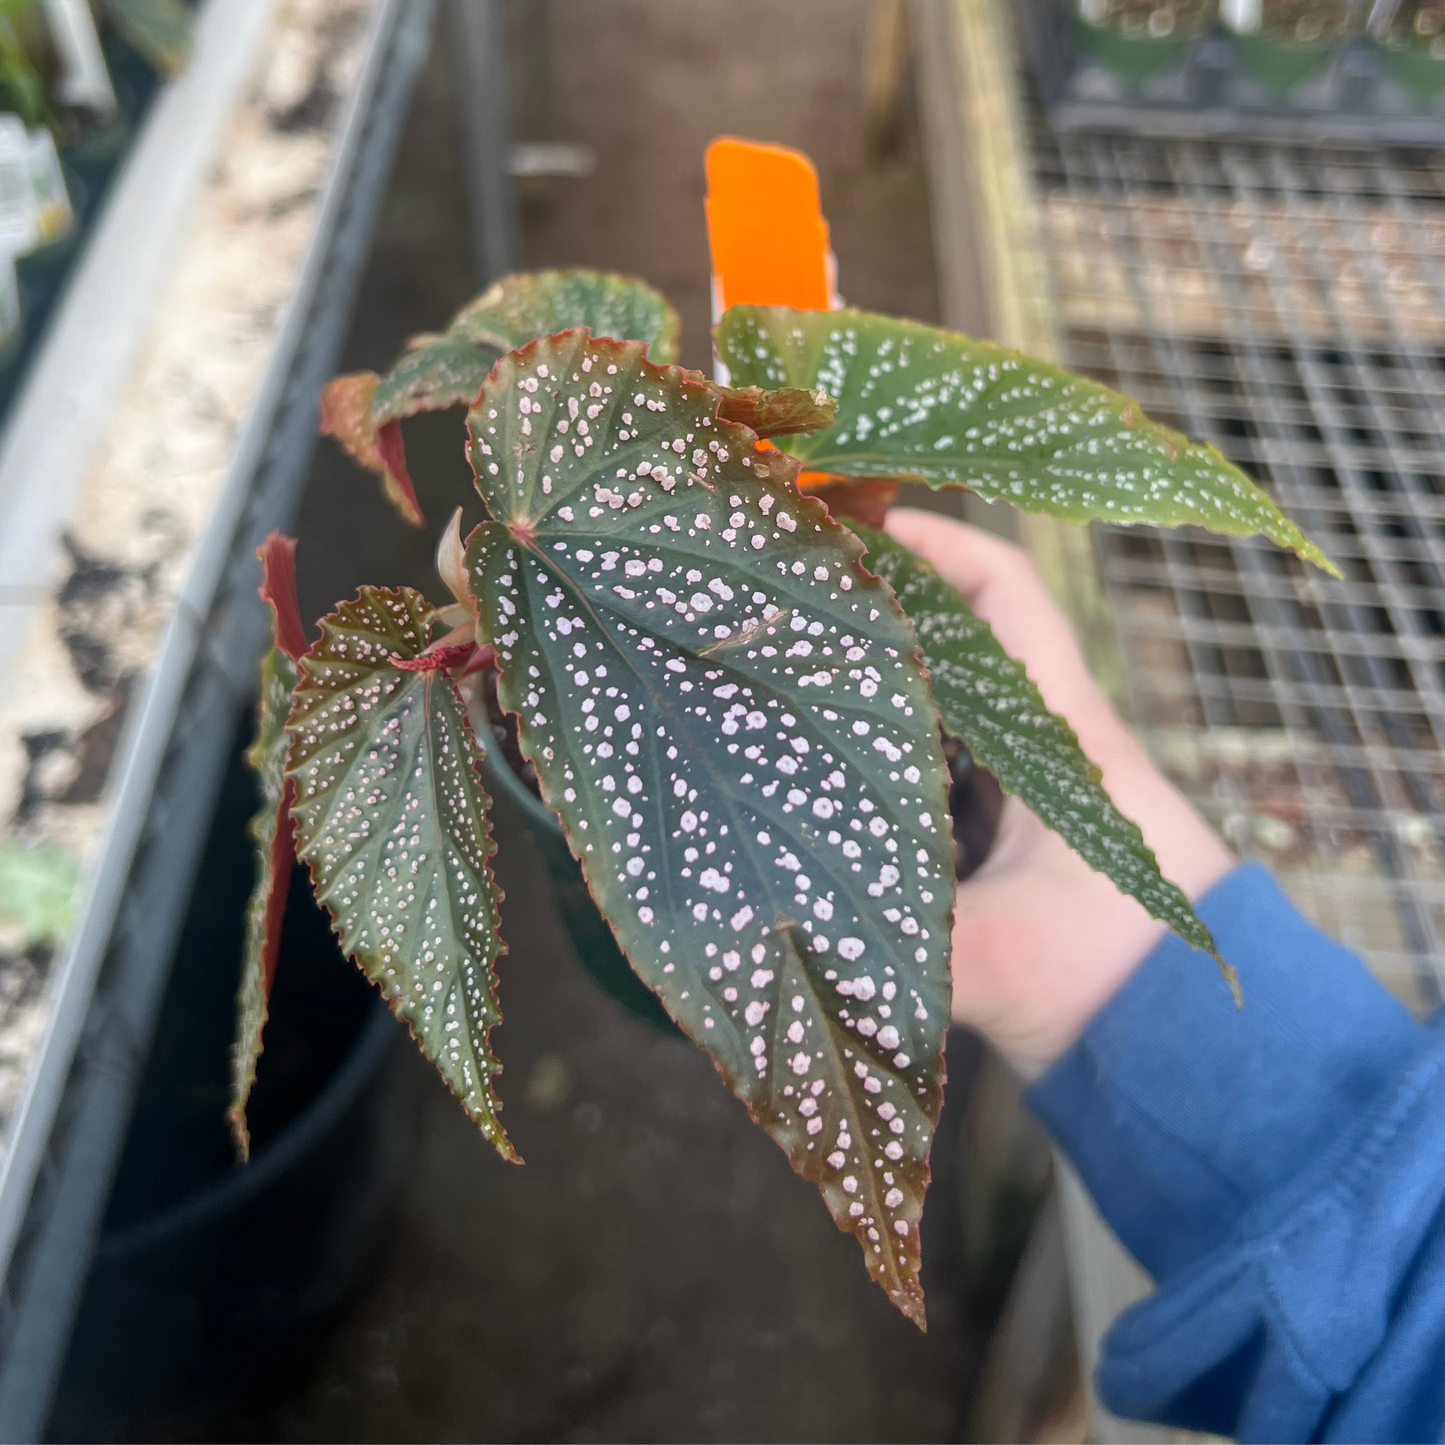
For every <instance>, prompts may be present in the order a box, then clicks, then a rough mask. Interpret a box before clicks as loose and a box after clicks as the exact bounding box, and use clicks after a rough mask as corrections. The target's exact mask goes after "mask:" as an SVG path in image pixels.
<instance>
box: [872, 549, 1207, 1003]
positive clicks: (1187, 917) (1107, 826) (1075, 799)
mask: <svg viewBox="0 0 1445 1445" xmlns="http://www.w3.org/2000/svg"><path fill="white" fill-rule="evenodd" d="M854 530H855V531H856V532H857V533H858V535H859V537H860V538H861V539H862V541H863V543H864V545H865V546H866V547H867V549H868V556H867V565H868V566H869V567H871V568H872V569H873V570H874V571H875V572H877V573H878V574H879V576H881V577H883V578H885V579H886V580H887V581H888V582H889V583H890V584H891V586H892V587H893V590H894V592H895V593H896V594H897V597H898V601H899V603H900V605H901V606H902V608H903V610H904V612H906V613H907V614H908V617H909V620H910V621H911V622H912V623H913V627H914V631H915V632H916V634H917V636H918V645H919V647H920V648H921V649H922V652H923V661H924V664H925V666H927V668H928V671H929V674H930V677H931V682H932V690H933V699H934V701H935V702H936V703H937V704H938V708H939V711H940V712H941V713H942V715H943V725H944V728H945V729H946V730H947V731H948V732H949V733H951V734H952V735H953V736H954V737H957V738H959V739H960V740H961V741H962V742H963V743H964V744H965V745H966V746H967V747H968V750H969V751H970V752H971V753H972V754H973V756H974V758H975V759H976V760H977V761H978V762H979V763H981V764H982V765H983V766H984V767H986V768H987V769H988V770H989V771H990V772H991V773H993V775H994V776H995V777H996V778H997V779H998V781H999V783H1000V784H1001V785H1002V787H1003V788H1004V790H1005V791H1006V792H1009V793H1013V794H1014V795H1015V796H1017V797H1018V798H1020V799H1021V800H1022V801H1023V802H1024V803H1025V804H1026V805H1027V806H1028V808H1029V809H1030V811H1031V812H1033V813H1034V815H1035V816H1036V817H1037V818H1038V819H1039V820H1040V821H1041V822H1042V823H1044V824H1045V825H1047V826H1048V827H1050V828H1052V829H1054V831H1055V832H1057V833H1058V834H1059V835H1060V836H1061V837H1062V838H1063V839H1064V841H1065V842H1066V843H1068V844H1069V846H1070V847H1071V848H1073V849H1074V851H1075V852H1076V853H1078V854H1079V856H1080V857H1081V858H1082V859H1083V860H1084V861H1085V862H1086V863H1087V864H1088V865H1089V866H1090V867H1091V868H1095V869H1097V870H1098V871H1099V872H1100V873H1102V874H1104V876H1105V877H1107V878H1108V879H1109V880H1110V881H1111V882H1112V883H1113V884H1114V886H1115V887H1116V888H1118V889H1119V890H1120V891H1121V892H1123V893H1127V894H1128V895H1129V896H1130V897H1132V898H1134V899H1136V900H1137V901H1138V902H1139V903H1141V904H1142V905H1143V906H1144V907H1145V908H1146V909H1148V911H1149V912H1150V913H1151V914H1152V915H1153V916H1154V917H1155V918H1157V919H1159V920H1160V922H1162V923H1166V924H1168V925H1169V927H1171V928H1172V929H1173V930H1174V931H1175V932H1176V933H1177V934H1178V935H1179V936H1180V938H1182V939H1183V940H1184V941H1185V942H1186V943H1188V944H1190V945H1191V946H1192V947H1194V948H1198V949H1202V950H1203V951H1204V952H1206V953H1208V954H1209V955H1210V956H1211V957H1212V958H1214V960H1215V961H1216V962H1217V963H1218V964H1219V967H1220V968H1221V969H1222V970H1224V972H1225V977H1226V979H1229V978H1230V976H1231V974H1232V972H1233V971H1232V970H1230V969H1229V968H1228V966H1227V965H1226V964H1225V963H1224V960H1223V959H1221V958H1220V957H1219V953H1218V949H1217V947H1216V945H1215V942H1214V937H1213V935H1212V934H1211V933H1210V931H1209V929H1208V928H1207V927H1206V926H1205V925H1204V923H1203V922H1202V921H1201V920H1200V918H1199V916H1198V914H1196V913H1195V911H1194V908H1193V906H1192V905H1191V904H1190V902H1189V899H1188V898H1187V897H1186V896H1185V894H1184V892H1183V890H1182V889H1180V888H1178V887H1177V886H1176V885H1175V884H1173V883H1171V882H1169V880H1168V879H1167V878H1165V877H1164V875H1163V874H1162V873H1161V872H1160V871H1159V864H1158V861H1157V859H1156V858H1155V857H1154V854H1153V852H1152V850H1151V849H1150V848H1149V846H1148V844H1147V843H1145V841H1144V835H1143V833H1142V832H1140V830H1139V827H1138V825H1137V824H1135V823H1134V822H1133V820H1132V819H1130V818H1128V817H1126V816H1125V815H1124V814H1123V813H1121V812H1120V811H1119V809H1118V808H1117V807H1116V806H1115V804H1114V802H1113V800H1112V799H1111V798H1110V797H1109V794H1108V793H1107V792H1106V791H1105V790H1104V786H1103V784H1102V782H1101V781H1100V778H1101V774H1100V772H1099V770H1098V768H1096V767H1095V766H1094V764H1093V763H1091V762H1090V761H1089V758H1088V756H1087V755H1086V754H1085V752H1084V750H1083V748H1082V747H1080V746H1079V740H1078V737H1077V736H1076V735H1075V733H1074V730H1073V728H1072V727H1070V726H1069V724H1068V722H1067V720H1065V719H1064V718H1062V717H1059V716H1058V715H1057V714H1056V713H1053V712H1050V711H1049V709H1048V706H1047V704H1046V703H1045V702H1044V699H1043V695H1042V694H1041V693H1040V692H1039V690H1038V687H1037V686H1036V685H1035V684H1034V682H1033V680H1032V679H1031V678H1030V677H1029V675H1028V673H1027V671H1026V670H1025V668H1024V665H1023V664H1022V663H1021V662H1019V661H1017V660H1016V659H1015V658H1013V657H1010V656H1009V654H1008V653H1006V652H1005V651H1004V650H1003V648H1002V647H1001V646H1000V645H999V642H998V639H997V638H996V637H995V636H994V634H993V629H992V628H991V627H990V626H989V625H988V623H987V622H985V621H984V620H983V619H982V618H981V617H979V616H978V615H977V613H975V612H974V611H973V609H972V608H971V607H969V605H968V603H967V602H966V601H965V600H964V598H963V596H962V594H961V593H959V592H958V591H957V589H955V588H953V587H951V586H949V584H948V583H947V582H945V581H944V580H943V579H942V578H941V577H940V576H939V575H938V573H937V572H935V571H934V569H933V568H932V567H931V566H929V564H928V563H927V562H925V561H924V560H923V559H922V558H921V557H918V556H916V555H915V554H914V553H912V552H910V551H909V550H908V549H907V548H906V547H905V546H903V544H902V543H900V542H897V541H895V540H894V539H893V538H892V537H890V536H889V535H888V534H887V533H886V532H875V531H873V530H872V529H871V528H868V527H863V526H855V528H854Z"/></svg>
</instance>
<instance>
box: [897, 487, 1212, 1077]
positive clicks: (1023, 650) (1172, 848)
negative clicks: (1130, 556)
mask: <svg viewBox="0 0 1445 1445" xmlns="http://www.w3.org/2000/svg"><path fill="white" fill-rule="evenodd" d="M887 529H888V531H889V532H890V533H891V534H892V535H893V536H894V537H895V538H896V539H897V540H898V541H900V542H902V543H903V544H904V545H905V546H907V547H909V548H911V549H912V550H913V551H915V552H917V553H918V554H919V556H921V557H923V558H924V559H925V560H926V561H928V562H930V563H931V564H932V565H933V566H934V567H935V568H936V569H937V571H938V573H939V575H940V576H941V577H942V578H943V579H944V580H945V581H946V582H950V583H952V584H953V586H955V587H957V588H958V590H959V591H960V592H961V593H962V594H963V595H964V596H965V597H966V598H967V599H968V601H969V604H970V605H971V606H972V607H973V610H974V611H975V612H976V613H978V615H979V616H980V617H982V618H984V619H985V620H986V621H987V622H988V623H989V624H990V625H991V626H992V627H993V630H994V633H995V635H996V636H997V637H998V640H999V642H1000V643H1001V644H1002V645H1003V647H1004V648H1006V649H1007V650H1008V651H1009V652H1010V653H1012V654H1013V655H1014V656H1015V657H1017V658H1018V659H1019V660H1020V661H1021V662H1023V663H1024V665H1025V666H1026V667H1027V668H1028V671H1029V675H1030V677H1032V678H1033V680H1034V682H1035V683H1036V684H1037V685H1038V688H1039V690H1040V692H1042V693H1043V696H1044V701H1045V702H1046V703H1048V705H1049V707H1050V708H1051V709H1052V710H1053V711H1054V712H1057V713H1060V714H1062V715H1063V716H1064V717H1065V718H1067V719H1068V720H1069V722H1070V724H1071V725H1072V726H1073V729H1074V731H1075V732H1076V733H1077V734H1078V735H1079V741H1080V743H1081V744H1082V745H1083V748H1084V751H1085V752H1086V753H1087V754H1088V755H1089V757H1090V758H1091V759H1092V760H1093V761H1094V762H1095V763H1097V764H1098V765H1099V767H1100V768H1102V769H1103V773H1104V786H1105V787H1106V788H1107V789H1108V791H1109V794H1110V796H1111V797H1112V798H1113V799H1114V801H1115V803H1117V804H1118V806H1119V808H1120V809H1121V810H1122V811H1123V812H1124V813H1126V814H1127V815H1128V816H1129V817H1131V818H1132V819H1133V820H1134V821H1135V822H1136V823H1138V825H1139V827H1140V828H1141V829H1142V830H1143V833H1144V839H1145V841H1146V842H1147V843H1148V844H1149V846H1150V847H1151V848H1152V849H1153V850H1154V852H1155V854H1156V855H1157V857H1158V859H1159V866H1160V868H1161V869H1162V870H1163V872H1164V875H1165V877H1167V878H1169V879H1171V880H1172V881H1173V882H1174V883H1176V884H1178V885H1179V887H1180V888H1182V889H1183V890H1184V892H1185V893H1186V894H1187V895H1188V896H1189V897H1190V898H1191V899H1195V898H1198V897H1199V896H1200V894H1202V893H1203V892H1205V891H1206V890H1207V889H1208V888H1210V887H1211V886H1212V885H1213V884H1215V883H1217V882H1218V881H1219V880H1220V879H1221V878H1222V877H1223V876H1224V875H1225V874H1226V873H1228V872H1229V870H1230V869H1231V868H1232V867H1233V866H1234V859H1233V857H1232V856H1231V855H1230V852H1229V850H1228V849H1227V848H1226V847H1225V846H1224V844H1223V843H1222V842H1221V841H1220V839H1219V838H1218V837H1217V836H1216V835H1215V834H1214V832H1213V831H1212V830H1211V829H1210V828H1209V827H1208V825H1207V824H1206V823H1205V822H1204V821H1203V819H1201V818H1200V817H1199V815H1198V814H1197V813H1196V812H1195V811H1194V810H1193V808H1191V807H1190V805H1189V804H1188V803H1187V802H1186V801H1185V800H1184V798H1183V797H1182V796H1181V795H1180V794H1179V793H1178V792H1177V791H1176V790H1175V789H1174V787H1173V786H1172V785H1171V784H1170V783H1169V782H1168V781H1166V779H1165V778H1164V777H1163V775H1162V774H1161V773H1160V772H1159V770H1158V769H1157V768H1156V767H1155V766H1154V764H1153V762H1152V761H1151V760H1150V759H1149V757H1148V755H1147V754H1146V753H1145V752H1144V749H1143V748H1142V747H1141V746H1140V744H1139V742H1138V740H1137V739H1136V738H1135V737H1134V735H1133V734H1132V733H1131V732H1130V731H1129V730H1128V728H1126V727H1125V726H1124V724H1123V723H1122V722H1121V721H1120V720H1119V718H1118V716H1117V715H1116V714H1115V712H1114V710H1113V708H1111V707H1110V706H1109V703H1108V702H1107V700H1106V699H1105V697H1104V695H1103V693H1101V692H1100V691H1099V688H1098V686H1097V685H1096V684H1095V682H1094V680H1093V678H1092V677H1090V676H1089V672H1088V669H1087V668H1086V667H1085V665H1084V659H1083V655H1082V653H1081V652H1080V651H1079V646H1078V643H1077V642H1076V641H1075V640H1074V635H1073V633H1072V632H1071V631H1070V630H1069V625H1068V623H1067V622H1066V621H1065V620H1064V617H1063V614H1062V613H1061V612H1060V611H1059V610H1058V608H1057V607H1056V606H1055V605H1054V602H1053V599H1052V598H1051V597H1050V596H1049V594H1048V592H1047V591H1046V590H1045V588H1044V585H1043V583H1042V582H1041V581H1040V579H1039V576H1038V573H1037V572H1036V571H1035V570H1034V566H1033V563H1032V562H1031V561H1030V559H1029V558H1028V556H1027V554H1026V553H1024V552H1022V551H1020V550H1019V549H1018V548H1017V547H1012V546H1010V545H1009V544H1008V543H1007V542H1003V541H1001V540H999V539H998V538H997V537H994V536H991V535H990V534H989V533H987V532H983V531H980V530H979V529H978V528H976V527H968V526H965V525H964V524H963V523H961V522H954V521H950V520H948V519H947V518H945V517H940V516H937V515H936V514H934V513H931V512H920V511H915V510H912V509H908V508H900V509H897V510H895V511H892V512H890V513H889V514H888V521H887ZM1164 932H1165V926H1164V924H1162V923H1159V922H1157V921H1156V920H1155V919H1153V918H1151V917H1150V916H1149V914H1148V913H1147V912H1145V910H1144V908H1143V907H1142V906H1141V905H1140V904H1138V903H1136V902H1135V901H1134V899H1132V898H1130V897H1128V896H1127V895H1126V894H1123V893H1120V892H1119V890H1118V889H1117V888H1115V886H1114V885H1113V884H1112V883H1111V882H1110V881H1109V880H1108V879H1107V878H1105V877H1104V876H1103V875H1102V874H1100V873H1096V872H1094V870H1093V869H1092V868H1090V867H1089V865H1088V864H1087V863H1085V862H1084V861H1083V859H1081V858H1080V857H1079V856H1078V854H1076V853H1075V852H1073V850H1072V849H1071V848H1069V846H1068V845H1067V844H1066V843H1065V842H1064V840H1063V839H1062V838H1061V837H1059V835H1058V834H1057V833H1055V832H1053V831H1052V830H1051V829H1049V828H1046V827H1045V826H1044V825H1043V824H1042V823H1040V822H1039V820H1038V819H1037V818H1036V817H1034V815H1033V814H1032V813H1031V812H1029V811H1028V809H1027V808H1025V807H1024V805H1023V804H1022V803H1021V802H1019V800H1018V799H1017V798H1009V799H1008V801H1007V803H1006V804H1005V806H1004V811H1003V817H1002V819H1001V820H1000V823H999V830H998V837H997V840H996V841H995V843H994V845H993V849H992V851H991V852H990V854H989V856H988V859H987V861H986V862H985V863H984V864H983V866H982V867H981V868H980V869H979V870H978V871H977V872H976V873H974V874H973V875H972V876H971V877H970V878H969V879H968V880H967V881H966V882H964V883H962V884H960V885H959V887H958V892H957V898H956V916H955V921H954V926H953V1017H954V1021H955V1022H956V1023H962V1024H968V1025H970V1026H972V1027H973V1028H976V1029H978V1030H979V1031H980V1032H981V1033H983V1034H984V1035H985V1037H987V1038H988V1039H989V1040H990V1041H991V1042H992V1043H993V1044H994V1045H995V1046H996V1047H997V1048H999V1049H1000V1050H1001V1051H1002V1052H1003V1053H1004V1054H1005V1055H1006V1056H1007V1057H1008V1058H1009V1059H1010V1060H1011V1061H1012V1062H1013V1063H1014V1064H1015V1066H1016V1067H1017V1068H1018V1069H1019V1070H1020V1071H1021V1072H1023V1073H1024V1074H1025V1075H1027V1076H1030V1077H1032V1076H1035V1075H1037V1074H1040V1073H1042V1072H1043V1071H1044V1070H1045V1069H1047V1068H1048V1067H1049V1065H1050V1064H1052V1063H1053V1062H1054V1061H1055V1060H1056V1059H1058V1058H1059V1057H1060V1055H1062V1054H1063V1053H1064V1051H1065V1050H1066V1049H1068V1048H1069V1046H1070V1045H1071V1044H1073V1043H1074V1042H1075V1040H1077V1039H1078V1037H1079V1036H1080V1035H1081V1034H1082V1033H1083V1031H1084V1029H1085V1028H1086V1027H1087V1025H1088V1023H1089V1020H1090V1019H1092V1018H1093V1016H1094V1015H1095V1014H1096V1013H1097V1012H1098V1011H1099V1009H1101V1008H1102V1007H1103V1006H1104V1004H1105V1003H1107V1002H1108V1001H1109V999H1110V998H1112V997H1113V995H1114V994H1115V993H1116V992H1117V991H1118V990H1119V988H1120V987H1121V986H1122V985H1123V983H1124V981H1125V980H1126V979H1127V978H1128V977H1129V975H1130V974H1131V973H1132V972H1133V971H1134V969H1135V968H1136V967H1137V966H1138V965H1139V964H1140V963H1141V962H1142V961H1143V959H1144V957H1145V955H1146V954H1147V953H1148V952H1149V950H1150V949H1151V948H1152V947H1153V946H1154V944H1155V943H1157V942H1158V941H1159V939H1160V937H1162V935H1163V934H1164Z"/></svg>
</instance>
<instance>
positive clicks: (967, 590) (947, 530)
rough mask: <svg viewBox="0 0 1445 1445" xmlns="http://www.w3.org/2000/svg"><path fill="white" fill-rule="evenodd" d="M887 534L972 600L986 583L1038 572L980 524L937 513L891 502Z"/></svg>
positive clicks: (1012, 581)
mask: <svg viewBox="0 0 1445 1445" xmlns="http://www.w3.org/2000/svg"><path fill="white" fill-rule="evenodd" d="M883 525H884V527H885V528H886V529H887V531H888V533H889V535H890V536H892V537H893V538H894V539H895V540H896V541H899V542H902V543H903V545H904V546H905V547H907V548H908V549H909V551H911V552H917V553H918V555H919V556H920V557H922V558H923V559H924V560H925V561H926V562H928V563H930V564H931V565H932V566H933V568H934V570H935V571H936V572H937V573H938V575H939V576H940V577H942V578H943V580H944V581H945V582H948V583H951V584H952V585H953V586H954V587H957V588H958V590H959V591H960V592H962V593H963V595H964V596H965V597H967V598H968V599H969V600H970V601H973V600H974V599H975V598H977V596H978V595H979V593H980V592H982V591H983V590H984V589H985V588H986V587H988V586H989V585H990V584H991V583H1003V584H1004V585H1005V586H1007V587H1010V588H1012V587H1019V586H1027V585H1028V584H1029V582H1030V580H1032V581H1033V582H1034V583H1035V584H1036V585H1037V575H1036V574H1035V573H1034V569H1033V564H1032V563H1031V562H1030V561H1029V558H1028V554H1027V553H1026V552H1024V551H1023V550H1022V549H1021V548H1018V547H1015V546H1013V545H1012V543H1009V542H1005V541H1004V540H1003V538H1001V537H995V536H994V535H993V534H992V533H991V532H985V531H983V530H982V529H981V528H979V527H970V526H968V525H967V524H966V523H964V522H956V521H954V520H953V519H952V518H951V517H940V516H939V515H938V513H937V512H924V511H919V510H918V509H917V508H914V507H895V508H893V510H892V511H890V512H889V513H888V519H887V521H886V522H885V523H884V524H883Z"/></svg>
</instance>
